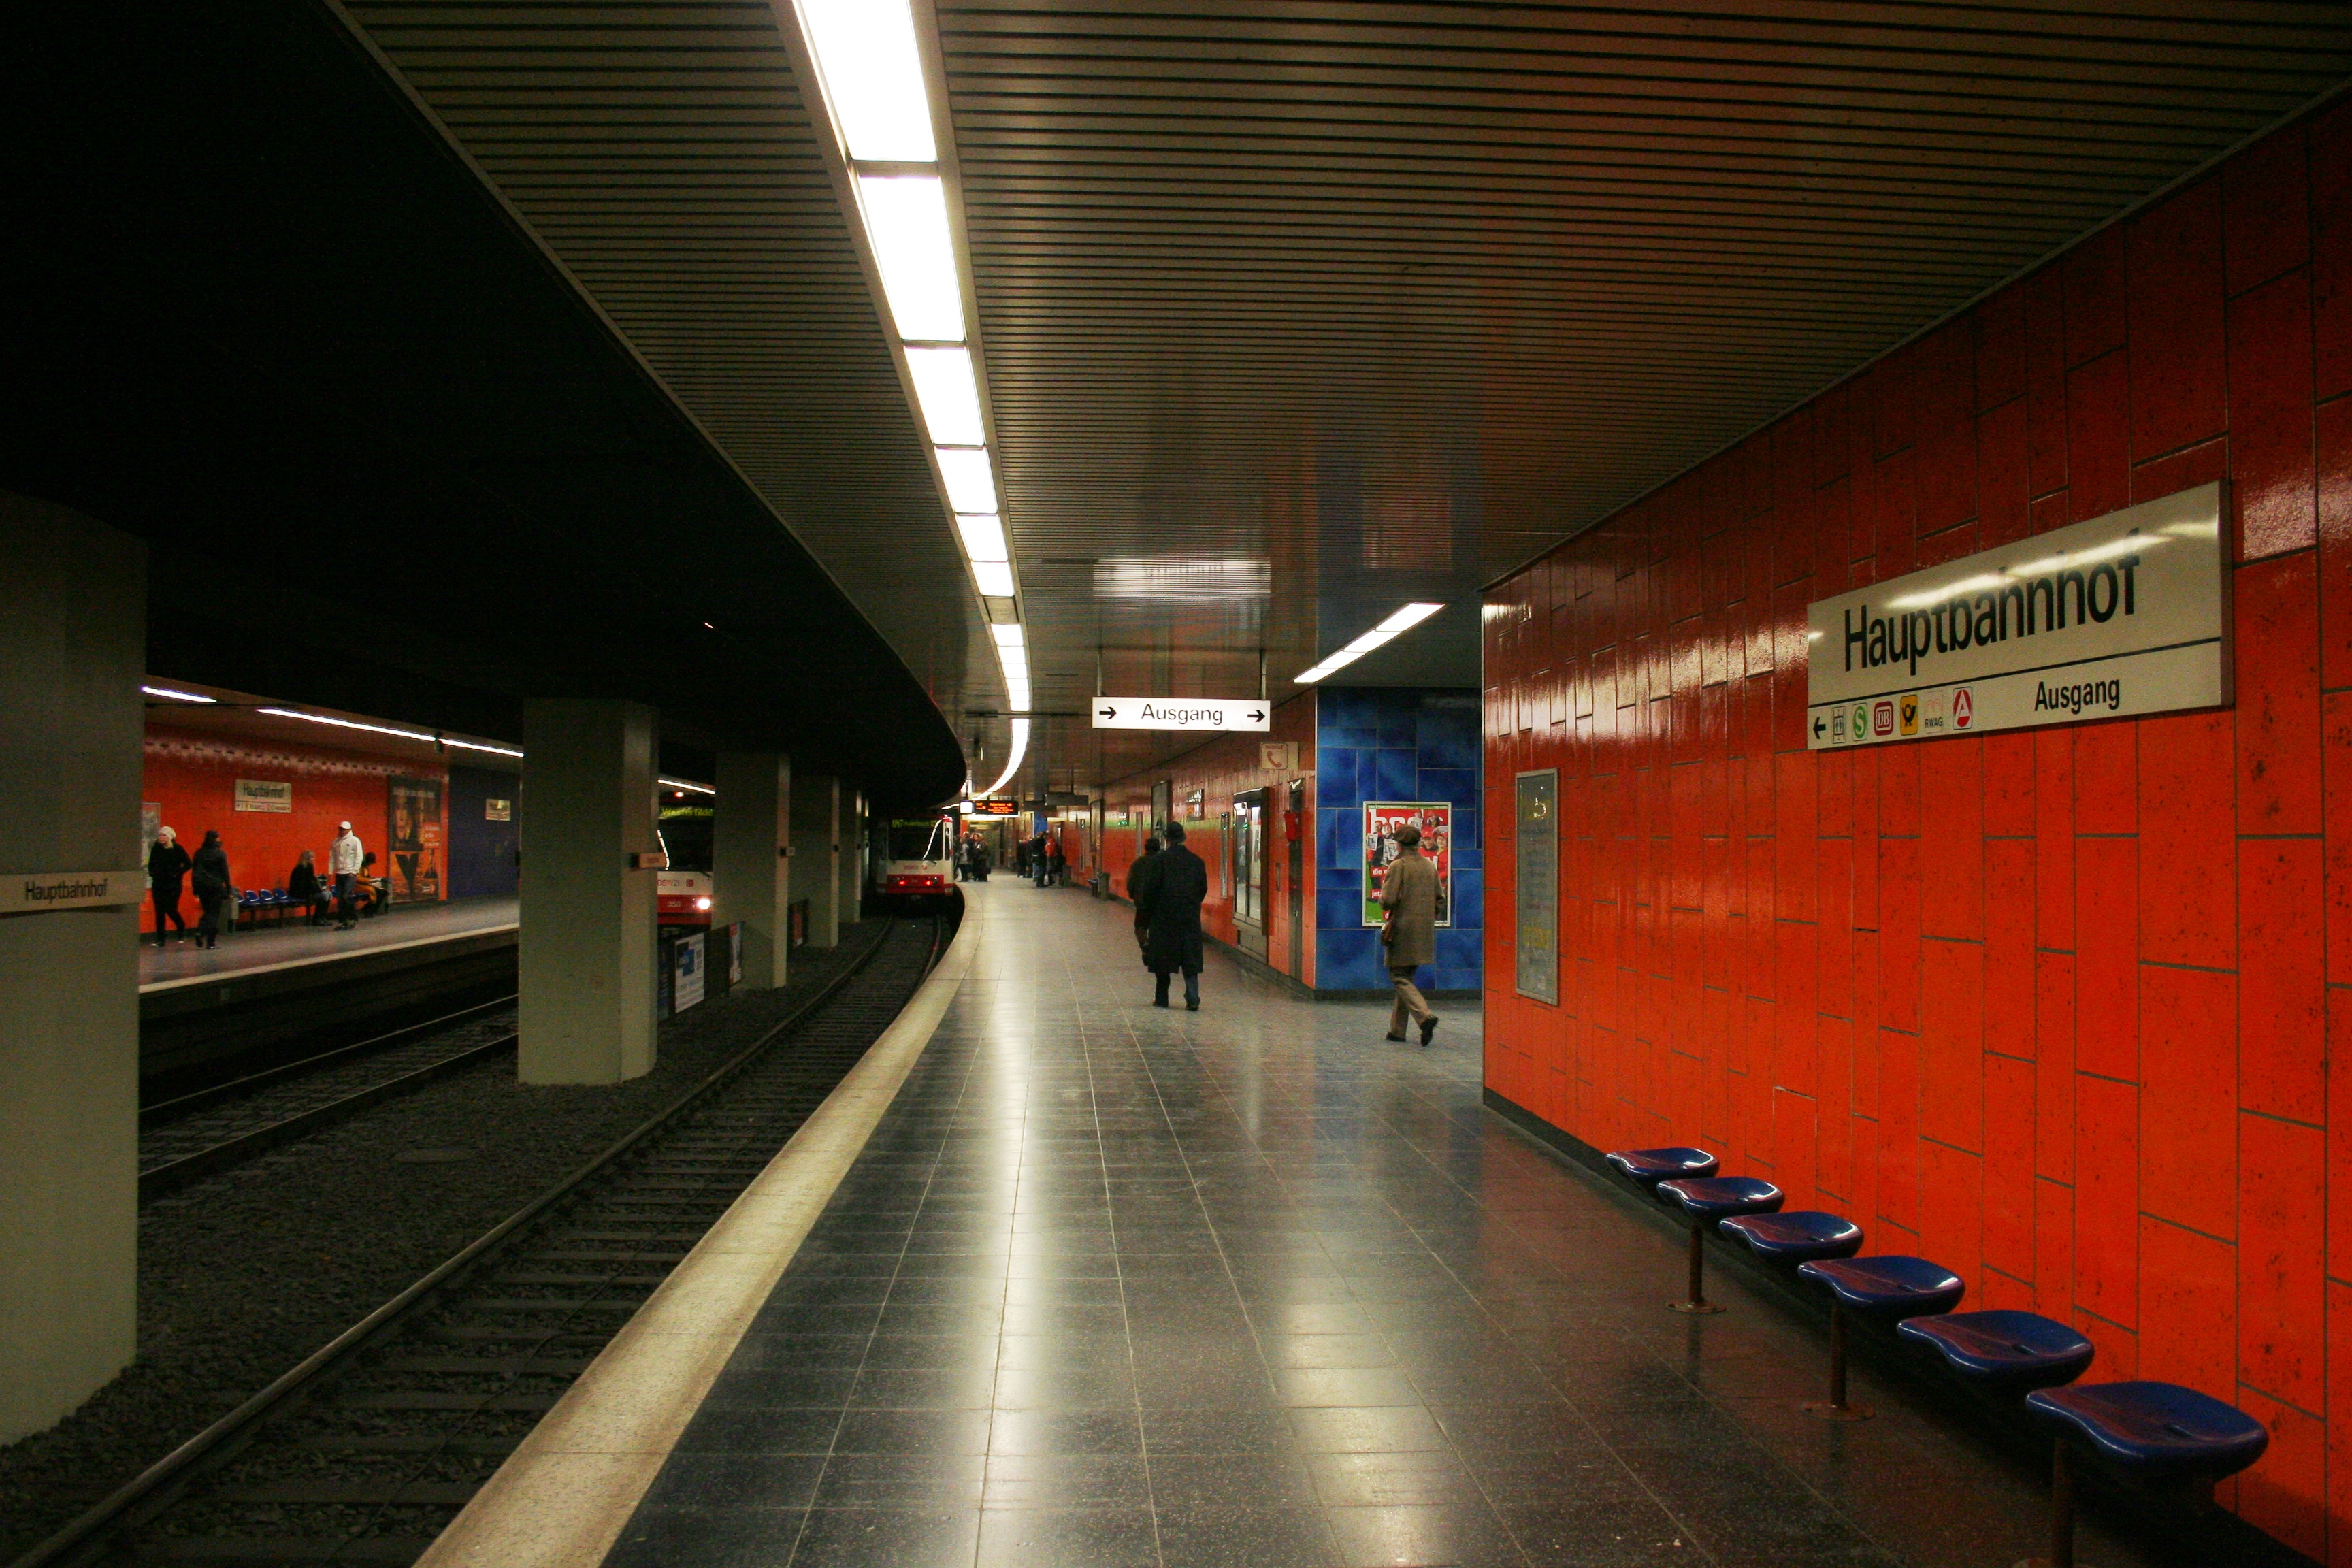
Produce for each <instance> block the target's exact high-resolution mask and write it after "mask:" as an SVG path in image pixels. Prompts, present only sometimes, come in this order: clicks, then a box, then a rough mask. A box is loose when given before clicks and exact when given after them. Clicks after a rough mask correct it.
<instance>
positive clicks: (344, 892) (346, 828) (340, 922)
mask: <svg viewBox="0 0 2352 1568" xmlns="http://www.w3.org/2000/svg"><path fill="white" fill-rule="evenodd" d="M335 826H336V827H337V828H339V829H341V835H342V836H341V837H339V838H337V839H336V840H335V841H334V843H333V844H331V845H330V846H329V847H328V849H327V874H328V875H329V876H331V877H332V878H334V879H335V929H336V930H337V931H350V930H352V929H353V928H354V927H356V926H357V925H358V924H359V923H360V904H359V881H360V865H361V857H362V855H363V854H364V853H365V851H364V850H362V848H361V847H360V836H359V835H358V834H356V833H353V832H352V825H351V824H350V823H348V822H339V823H337V824H335Z"/></svg>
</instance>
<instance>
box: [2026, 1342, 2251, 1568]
mask: <svg viewBox="0 0 2352 1568" xmlns="http://www.w3.org/2000/svg"><path fill="white" fill-rule="evenodd" d="M2025 1407H2026V1409H2028V1410H2030V1411H2032V1413H2033V1414H2034V1415H2036V1416H2038V1417H2039V1418H2040V1419H2041V1420H2042V1422H2043V1424H2045V1425H2046V1426H2050V1427H2051V1428H2053V1431H2054V1432H2055V1434H2056V1437H2057V1441H2056V1442H2055V1443H2054V1444H2053V1447H2052V1454H2051V1461H2050V1561H2051V1563H2053V1565H2054V1568H2074V1460H2073V1458H2072V1457H2071V1454H2070V1451H2069V1450H2070V1446H2071V1445H2072V1444H2074V1443H2080V1444H2082V1445H2083V1446H2084V1447H2086V1448H2088V1449H2090V1450H2091V1451H2092V1452H2094V1453H2095V1454H2097V1455H2098V1456H2099V1457H2100V1458H2103V1459H2105V1460H2106V1461H2107V1463H2108V1464H2109V1465H2111V1466H2113V1467H2114V1468H2116V1469H2118V1470H2121V1471H2123V1472H2124V1473H2125V1474H2126V1475H2129V1476H2133V1477H2136V1478H2137V1479H2142V1480H2147V1481H2154V1482H2158V1483H2161V1484H2166V1485H2171V1486H2181V1485H2189V1486H2197V1487H2202V1488H2206V1489H2210V1488H2211V1486H2212V1484H2213V1483H2214V1482H2215V1481H2218V1480H2220V1479H2222V1478H2223V1477H2225V1476H2234V1475H2236V1474H2237V1473H2238V1472H2239V1471H2240V1470H2242V1469H2244V1468H2246V1467H2247V1466H2248V1465H2251V1464H2252V1463H2253V1462H2254V1461H2255V1460H2256V1459H2259V1458H2262V1457H2263V1449H2265V1448H2267V1447H2270V1442H2271V1435H2270V1432H2269V1430H2268V1429H2267V1428H2266V1427H2264V1426H2263V1424H2262V1423H2261V1422H2259V1421H2257V1420H2255V1419H2254V1418H2253V1417H2252V1416H2251V1415H2247V1414H2246V1413H2245V1412H2244V1411H2242V1410H2241V1409H2239V1408H2238V1407H2237V1406H2236V1405H2224V1404H2222V1403H2221V1401H2220V1400H2218V1399H2215V1398H2213V1397H2212V1396H2211V1395H2210V1394H2200V1393H2198V1392H2197V1391H2196V1390H2195V1389H2193V1388H2183V1387H2182V1386H2181V1385H2180V1384H2177V1383H2095V1384H2090V1385H2088V1386H2087V1387H2084V1386H2076V1387H2073V1388H2042V1389H2036V1390H2035V1391H2034V1392H2033V1393H2032V1394H2027V1395H2026V1396H2025Z"/></svg>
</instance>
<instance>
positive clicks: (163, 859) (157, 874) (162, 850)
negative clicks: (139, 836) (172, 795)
mask: <svg viewBox="0 0 2352 1568" xmlns="http://www.w3.org/2000/svg"><path fill="white" fill-rule="evenodd" d="M188 864H189V862H188V852H187V851H186V850H184V849H183V848H181V847H180V836H179V835H178V834H176V833H174V832H173V831H172V830H171V829H170V828H168V827H160V828H157V829H156V830H155V842H154V843H152V844H151V845H149V846H148V847H147V885H148V887H149V888H151V889H153V891H154V894H155V945H156V946H157V947H161V946H163V943H164V942H166V941H167V940H168V938H167V937H166V936H165V934H164V931H163V925H164V922H165V921H170V922H171V923H172V924H173V926H174V927H176V928H178V930H179V932H180V938H181V940H182V941H185V940H187V935H188V922H187V921H186V919H185V918H184V916H182V915H181V913H180V883H181V882H182V881H183V880H184V879H185V878H186V877H187V874H188Z"/></svg>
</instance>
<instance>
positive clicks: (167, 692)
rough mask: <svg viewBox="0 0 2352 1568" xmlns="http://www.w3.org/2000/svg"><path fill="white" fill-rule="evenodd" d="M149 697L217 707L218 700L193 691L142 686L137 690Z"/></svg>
mask: <svg viewBox="0 0 2352 1568" xmlns="http://www.w3.org/2000/svg"><path fill="white" fill-rule="evenodd" d="M140 690H142V691H143V692H145V693H146V694H147V695H148V696H150V697H163V698H167V699H169V700H172V701H173V702H209V703H212V704H214V705H215V706H218V705H219V702H220V699H219V698H217V697H205V696H204V695H202V694H200V693H198V692H194V691H174V690H173V689H171V688H170V687H168V686H142V687H141V688H140Z"/></svg>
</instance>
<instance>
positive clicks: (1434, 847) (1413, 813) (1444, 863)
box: [1364, 800, 1454, 926]
mask: <svg viewBox="0 0 2352 1568" xmlns="http://www.w3.org/2000/svg"><path fill="white" fill-rule="evenodd" d="M1408 822H1410V823H1412V825H1413V826H1415V827H1418V828H1420V829H1421V852H1422V854H1423V857H1424V858H1428V859H1429V860H1432V861H1433V862H1435V863H1436V866H1437V923H1438V924H1439V925H1441V926H1450V925H1452V924H1453V923H1454V807H1453V806H1452V805H1448V804H1447V803H1445V802H1444V801H1426V800H1423V801H1371V800H1368V801H1366V802H1365V803H1364V923H1365V924H1366V925H1368V926H1376V925H1378V924H1380V923H1381V918H1382V916H1383V915H1384V914H1385V913H1386V911H1385V910H1382V909H1381V877H1382V876H1383V875H1384V874H1385V873H1386V871H1387V868H1388V864H1389V862H1390V861H1391V860H1393V859H1395V858H1397V842H1396V830H1397V829H1398V828H1400V827H1402V826H1404V825H1405V824H1406V823H1408Z"/></svg>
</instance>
